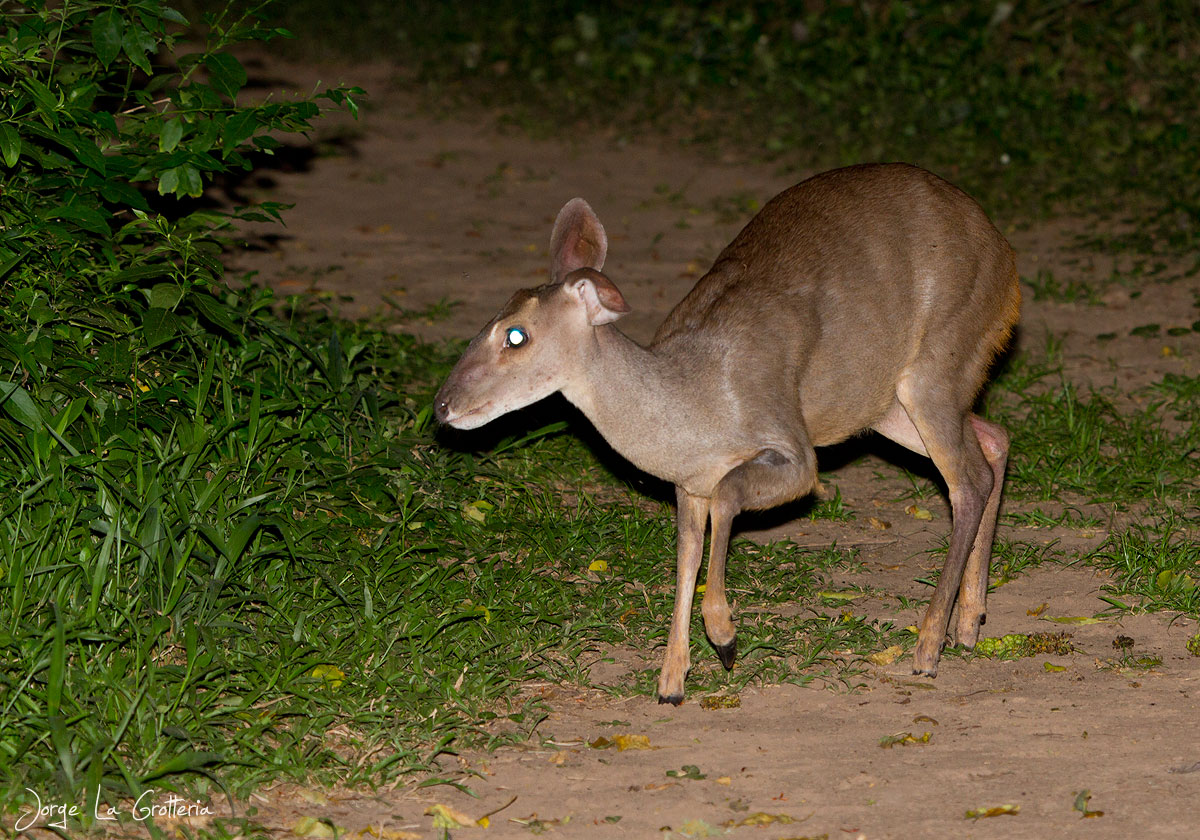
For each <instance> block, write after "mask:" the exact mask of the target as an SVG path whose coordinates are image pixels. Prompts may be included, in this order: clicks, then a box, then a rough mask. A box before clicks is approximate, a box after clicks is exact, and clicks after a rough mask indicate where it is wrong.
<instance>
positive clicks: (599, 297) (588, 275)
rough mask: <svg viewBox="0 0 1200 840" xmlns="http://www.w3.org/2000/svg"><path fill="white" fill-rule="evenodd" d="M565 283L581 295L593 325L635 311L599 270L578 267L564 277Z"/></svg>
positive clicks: (610, 320) (580, 297)
mask: <svg viewBox="0 0 1200 840" xmlns="http://www.w3.org/2000/svg"><path fill="white" fill-rule="evenodd" d="M564 285H566V287H567V288H569V289H570V290H571V291H572V292H573V293H575V294H576V295H578V296H579V299H580V300H581V301H582V302H583V306H584V309H585V311H586V312H587V319H588V323H589V324H591V325H592V326H593V327H598V326H600V325H601V324H611V323H612V322H613V321H615V320H617V319H618V318H620V317H621V316H622V315H627V314H628V313H630V312H632V311H633V310H632V309H631V308H630V306H629V304H628V303H626V302H625V298H624V296H622V294H621V291H620V290H619V289H618V288H617V287H616V286H615V285H614V284H613V281H611V280H609V279H608V278H607V277H605V276H604V275H603V274H601V273H600V272H599V271H593V270H592V269H590V268H580V269H576V270H575V271H573V272H571V274H570V275H568V276H567V277H566V278H565V279H564Z"/></svg>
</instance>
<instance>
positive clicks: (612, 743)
mask: <svg viewBox="0 0 1200 840" xmlns="http://www.w3.org/2000/svg"><path fill="white" fill-rule="evenodd" d="M588 746H589V747H591V748H592V749H594V750H606V749H608V748H609V747H616V748H617V752H625V750H653V749H656V747H652V746H650V736H648V735H614V736H612V738H605V737H604V736H603V735H601V736H600V737H599V738H597V739H596V740H594V741H589V742H588Z"/></svg>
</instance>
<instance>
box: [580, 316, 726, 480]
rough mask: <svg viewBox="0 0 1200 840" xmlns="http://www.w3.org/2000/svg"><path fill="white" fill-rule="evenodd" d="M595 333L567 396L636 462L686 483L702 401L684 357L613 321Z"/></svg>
mask: <svg viewBox="0 0 1200 840" xmlns="http://www.w3.org/2000/svg"><path fill="white" fill-rule="evenodd" d="M593 337H594V341H592V342H591V343H590V344H589V345H587V346H585V348H584V351H583V353H582V354H581V356H580V359H579V363H580V366H579V375H578V376H577V377H575V378H574V380H573V381H572V382H571V383H569V384H568V385H567V386H566V387H564V388H563V389H562V392H563V396H565V397H566V398H567V400H568V401H570V402H571V403H572V404H573V405H575V407H576V408H578V409H579V410H580V411H582V412H583V414H584V415H585V416H586V417H587V418H588V420H590V421H591V422H592V425H594V426H595V427H596V430H597V431H598V432H600V434H601V435H602V436H603V437H604V439H605V440H606V441H608V444H609V445H610V446H612V448H613V449H615V450H616V451H617V452H619V453H620V454H621V455H623V456H624V457H625V458H626V459H628V460H629V461H630V462H632V463H633V464H634V465H635V466H637V467H638V468H640V469H642V470H644V471H646V472H648V473H650V474H651V475H655V476H658V477H659V478H663V479H666V480H668V481H672V482H675V483H680V480H679V479H680V467H681V465H683V464H686V463H687V461H688V454H689V453H688V450H689V448H690V447H692V446H693V445H694V444H693V442H692V441H690V437H691V436H690V435H689V434H688V433H687V430H688V429H689V428H691V426H692V424H693V423H694V422H695V419H696V416H697V411H696V409H697V407H698V405H699V404H700V403H702V399H698V398H697V395H696V394H695V393H694V392H695V387H694V385H695V378H694V377H691V376H689V375H688V374H687V373H686V371H685V370H684V369H683V367H682V366H681V365H680V364H679V362H678V360H676V359H674V358H672V357H671V356H669V355H664V354H660V353H657V352H655V351H653V350H649V349H647V348H645V347H642V346H641V345H640V344H638V343H636V342H635V341H633V340H632V339H630V338H629V337H628V336H626V335H625V334H624V333H622V332H621V331H620V330H618V329H617V328H616V327H615V326H613V325H611V324H606V325H604V326H600V327H596V328H595V329H594V331H593ZM689 381H691V383H692V384H690V385H689Z"/></svg>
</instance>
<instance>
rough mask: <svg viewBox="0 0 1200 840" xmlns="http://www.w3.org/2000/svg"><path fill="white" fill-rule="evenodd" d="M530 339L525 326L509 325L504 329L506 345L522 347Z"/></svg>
mask: <svg viewBox="0 0 1200 840" xmlns="http://www.w3.org/2000/svg"><path fill="white" fill-rule="evenodd" d="M528 340H529V333H527V332H525V328H524V327H509V328H508V329H507V330H505V331H504V346H505V347H520V346H521V345H522V344H524V343H525V342H526V341H528Z"/></svg>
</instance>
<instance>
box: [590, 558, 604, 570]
mask: <svg viewBox="0 0 1200 840" xmlns="http://www.w3.org/2000/svg"><path fill="white" fill-rule="evenodd" d="M588 571H589V572H607V571H608V561H607V560H593V561H592V562H591V563H588Z"/></svg>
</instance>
